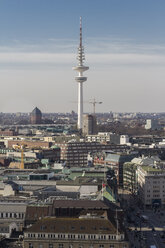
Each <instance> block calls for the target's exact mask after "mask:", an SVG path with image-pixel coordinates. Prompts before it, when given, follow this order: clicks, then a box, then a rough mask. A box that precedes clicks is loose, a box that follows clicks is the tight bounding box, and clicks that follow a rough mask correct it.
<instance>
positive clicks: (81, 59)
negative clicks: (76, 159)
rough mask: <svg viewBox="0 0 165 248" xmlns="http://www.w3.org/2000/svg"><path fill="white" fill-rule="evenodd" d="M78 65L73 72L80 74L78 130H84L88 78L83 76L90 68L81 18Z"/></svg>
mask: <svg viewBox="0 0 165 248" xmlns="http://www.w3.org/2000/svg"><path fill="white" fill-rule="evenodd" d="M77 60H78V65H77V66H76V67H73V70H75V71H77V72H78V76H76V77H75V80H76V82H77V83H78V123H77V128H78V129H82V125H83V82H85V81H86V80H87V77H84V76H83V72H84V71H86V70H88V69H89V67H88V66H84V65H83V62H84V60H85V55H84V47H83V46H82V25H81V17H80V44H79V47H78V56H77Z"/></svg>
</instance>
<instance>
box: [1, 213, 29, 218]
mask: <svg viewBox="0 0 165 248" xmlns="http://www.w3.org/2000/svg"><path fill="white" fill-rule="evenodd" d="M0 218H18V219H23V218H24V213H0Z"/></svg>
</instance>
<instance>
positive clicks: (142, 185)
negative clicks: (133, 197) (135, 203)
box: [137, 166, 165, 206]
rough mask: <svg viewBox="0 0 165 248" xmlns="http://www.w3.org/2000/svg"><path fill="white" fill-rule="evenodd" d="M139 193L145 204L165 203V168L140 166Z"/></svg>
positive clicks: (138, 176)
mask: <svg viewBox="0 0 165 248" xmlns="http://www.w3.org/2000/svg"><path fill="white" fill-rule="evenodd" d="M137 179H138V195H139V198H140V200H141V202H142V204H143V205H145V206H147V205H148V206H161V205H165V170H164V169H159V168H155V167H153V166H138V168H137Z"/></svg>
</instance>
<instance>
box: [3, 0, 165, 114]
mask: <svg viewBox="0 0 165 248" xmlns="http://www.w3.org/2000/svg"><path fill="white" fill-rule="evenodd" d="M80 16H82V22H83V23H82V24H83V44H84V46H85V54H86V61H85V65H87V66H89V67H90V69H89V71H87V72H85V74H84V75H85V76H87V77H88V80H87V82H85V83H84V101H86V102H88V101H89V100H91V99H92V98H94V97H95V98H96V99H97V100H98V101H102V102H103V104H102V105H97V107H96V111H97V112H102V111H103V112H108V111H114V112H139V111H141V112H162V111H163V112H165V107H164V106H165V0H81V1H80V0H14V1H13V0H1V1H0V91H1V94H0V112H31V110H32V109H33V108H34V107H35V106H37V107H38V108H40V109H41V111H42V112H70V111H71V110H75V111H77V103H76V101H77V84H76V82H75V80H74V77H75V76H76V72H75V71H73V70H72V67H73V66H75V65H76V64H77V61H76V55H77V47H78V43H79V17H80ZM91 110H92V106H91V105H90V104H88V103H84V111H86V112H90V111H91Z"/></svg>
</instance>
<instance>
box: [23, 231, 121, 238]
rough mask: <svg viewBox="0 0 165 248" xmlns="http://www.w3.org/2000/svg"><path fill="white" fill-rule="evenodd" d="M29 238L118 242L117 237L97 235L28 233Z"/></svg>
mask: <svg viewBox="0 0 165 248" xmlns="http://www.w3.org/2000/svg"><path fill="white" fill-rule="evenodd" d="M26 237H28V238H53V239H66V238H68V239H94V240H96V239H98V240H107V239H108V240H116V239H117V235H95V234H88V235H87V234H86V235H85V234H52V233H51V234H50V233H49V234H45V233H28V234H27V235H26ZM119 239H120V240H123V239H124V235H119V236H118V240H119Z"/></svg>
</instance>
